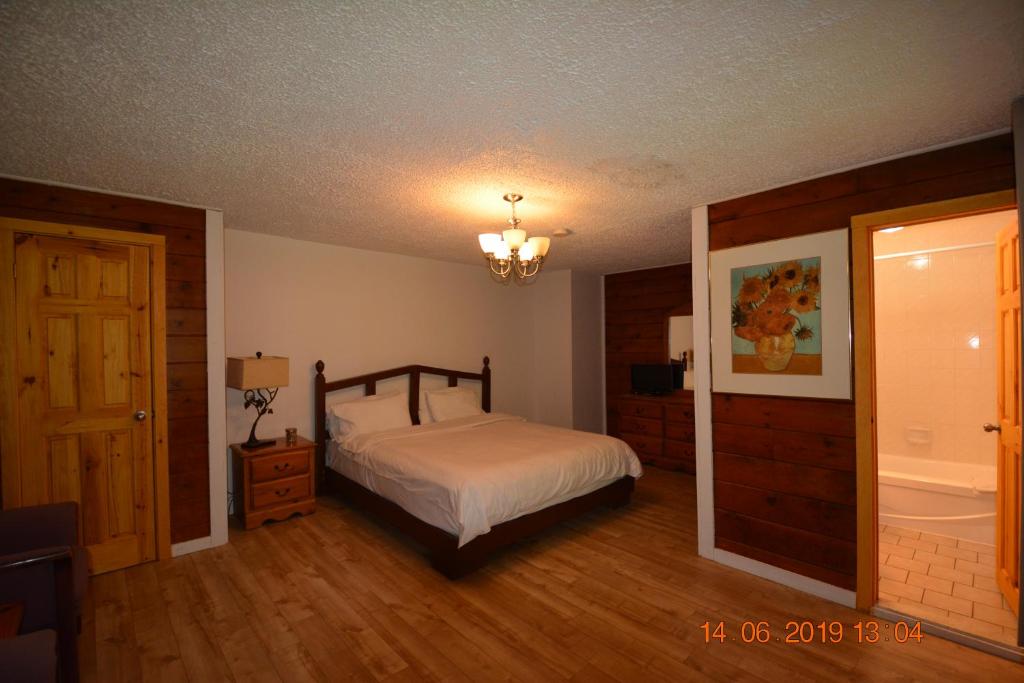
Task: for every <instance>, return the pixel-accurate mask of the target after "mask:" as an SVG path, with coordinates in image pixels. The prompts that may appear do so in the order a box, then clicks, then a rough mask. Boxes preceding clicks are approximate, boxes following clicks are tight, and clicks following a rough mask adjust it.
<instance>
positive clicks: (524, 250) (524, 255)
mask: <svg viewBox="0 0 1024 683" xmlns="http://www.w3.org/2000/svg"><path fill="white" fill-rule="evenodd" d="M533 257H534V253H533V244H532V243H531V242H530V241H527V242H526V244H524V245H523V246H521V247H520V248H519V260H520V261H523V262H526V261H530V260H532V259H533Z"/></svg>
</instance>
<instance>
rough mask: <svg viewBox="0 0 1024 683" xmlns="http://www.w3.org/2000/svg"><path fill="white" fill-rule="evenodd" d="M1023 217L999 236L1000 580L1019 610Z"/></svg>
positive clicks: (997, 330)
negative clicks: (1021, 255)
mask: <svg viewBox="0 0 1024 683" xmlns="http://www.w3.org/2000/svg"><path fill="white" fill-rule="evenodd" d="M1019 239H1020V237H1019V231H1018V229H1017V221H1016V220H1014V221H1013V222H1012V223H1011V224H1010V225H1008V226H1006V227H1005V228H1003V229H1002V230H1000V231H999V235H998V236H997V238H996V309H997V316H998V317H997V320H996V349H997V354H998V359H997V363H998V365H997V371H998V373H999V374H998V377H997V378H996V386H997V391H998V397H997V399H996V409H997V412H998V417H999V434H998V436H999V440H998V446H997V452H996V468H997V469H996V477H997V481H996V583H997V584H998V585H999V590H1000V591H1002V593H1003V595H1004V596H1005V597H1006V601H1007V602H1008V603H1009V605H1010V608H1011V609H1012V610H1013V611H1014V612H1016V611H1017V608H1018V603H1019V600H1020V563H1019V560H1020V522H1021V520H1020V509H1021V499H1020V493H1021V492H1020V476H1021V470H1020V467H1021V457H1020V454H1021V424H1020V423H1021V396H1020V359H1021V334H1020V330H1021V291H1020V286H1021V285H1020V249H1019Z"/></svg>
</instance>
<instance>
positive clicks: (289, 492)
mask: <svg viewBox="0 0 1024 683" xmlns="http://www.w3.org/2000/svg"><path fill="white" fill-rule="evenodd" d="M309 479H310V478H309V475H308V474H303V475H302V476H299V477H290V478H288V479H278V480H276V481H268V482H266V483H264V484H254V485H253V487H252V506H253V508H257V509H258V508H264V507H271V506H274V505H283V504H285V503H291V502H294V501H296V500H300V499H302V498H309V496H310V488H309Z"/></svg>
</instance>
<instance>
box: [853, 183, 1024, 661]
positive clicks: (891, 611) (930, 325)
mask: <svg viewBox="0 0 1024 683" xmlns="http://www.w3.org/2000/svg"><path fill="white" fill-rule="evenodd" d="M1017 220H1018V219H1017V211H1016V208H1015V207H1014V205H1013V195H1012V193H997V194H996V195H986V196H984V197H975V198H968V199H965V200H954V201H952V202H942V203H939V204H935V205H927V206H924V207H911V208H909V209H906V210H897V211H891V212H884V214H874V215H872V216H864V217H858V218H857V219H855V221H854V232H853V243H852V247H853V253H854V262H855V274H854V281H855V282H857V281H858V274H859V275H861V276H865V277H861V278H860V279H861V280H863V282H862V283H861V286H859V287H858V286H855V293H854V298H855V302H854V304H855V330H858V332H857V335H858V340H859V341H858V343H856V344H855V346H856V347H857V349H856V350H857V354H858V355H857V360H856V367H857V368H863V367H867V368H870V369H871V370H872V372H870V373H858V377H857V399H858V401H857V402H858V492H859V493H858V508H859V515H862V514H864V513H865V512H866V513H867V514H864V516H863V517H861V518H860V519H859V523H858V542H859V543H863V544H864V545H863V546H862V548H861V550H862V551H863V549H864V547H867V548H868V549H869V552H867V553H864V552H861V553H859V557H858V574H859V576H860V578H861V581H859V582H858V606H861V607H862V608H873V609H874V611H875V612H876V613H878V614H880V615H882V616H888V617H890V618H904V619H913V620H920V621H921V622H922V623H923V624H924V625H925V627H926V630H931V631H932V632H934V633H940V634H942V635H947V636H951V637H956V638H959V639H962V640H964V641H965V642H973V644H981V645H983V646H986V647H987V648H988V649H994V650H997V651H998V649H999V648H1007V649H1009V650H1011V651H1012V650H1016V647H1017V645H1018V643H1019V634H1018V624H1019V617H1018V614H1019V607H1020V597H1019V560H1020V544H1019V539H1020V508H1021V500H1020V476H1021V473H1020V431H1021V419H1020V415H1021V406H1020V403H1021V401H1020V394H1021V392H1020V354H1021V346H1020V340H1021V318H1020V310H1021V300H1020V295H1021V292H1020V265H1019V263H1020V258H1019V243H1018V226H1017ZM858 268H859V271H858ZM865 330H867V331H870V340H869V341H870V343H869V344H864V343H863V341H864V340H863V338H862V336H861V335H863V334H864V331H865ZM865 346H867V347H868V348H867V349H865V348H864V347H865ZM865 350H866V351H867V353H866V354H865ZM862 361H863V362H862ZM865 375H866V376H865ZM865 398H867V400H865ZM865 418H866V419H865ZM862 430H863V432H866V438H861V437H862ZM862 451H865V452H862ZM862 456H863V457H862ZM867 467H870V472H865V471H864V470H866V469H867ZM865 481H866V482H870V489H871V490H870V495H867V494H868V492H867V491H865V490H864V489H865V488H867V487H863V486H862V484H863V483H864V482H865ZM865 503H866V505H867V506H869V507H866V509H865ZM868 516H869V517H868ZM865 517H867V518H868V519H867V520H866V519H865ZM868 520H869V521H868ZM864 555H868V556H870V557H867V558H865V557H864ZM865 560H866V561H869V562H871V563H872V564H871V565H866V562H865ZM868 581H870V582H871V585H866V583H867V582H868Z"/></svg>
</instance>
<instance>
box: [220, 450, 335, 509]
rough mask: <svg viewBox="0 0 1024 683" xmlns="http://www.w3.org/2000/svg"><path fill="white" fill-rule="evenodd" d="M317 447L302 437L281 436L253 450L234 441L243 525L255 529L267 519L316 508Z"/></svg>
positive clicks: (237, 500)
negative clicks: (291, 439) (289, 439)
mask: <svg viewBox="0 0 1024 683" xmlns="http://www.w3.org/2000/svg"><path fill="white" fill-rule="evenodd" d="M315 447H316V444H314V443H313V442H312V441H310V440H309V439H303V438H302V437H299V438H298V440H297V441H296V443H294V444H287V443H285V440H284V439H283V438H280V439H277V440H275V441H274V443H273V444H271V445H268V446H266V447H264V448H257V449H255V450H251V451H247V450H245V449H244V448H242V445H241V444H237V443H236V444H232V445H231V461H232V468H233V470H232V472H233V475H234V479H233V484H234V490H235V517H236V518H238V521H239V522H241V523H242V526H244V527H245V528H246V529H252V528H255V527H258V526H259V525H260V524H263V522H265V521H267V520H268V519H274V520H285V519H288V518H289V517H291V516H292V515H294V514H295V513H299V514H303V515H308V514H310V513H312V512H314V511H315V510H316V487H315V486H314V484H313V474H314V472H315V471H316V468H315V465H314V460H313V453H314V450H315Z"/></svg>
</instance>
